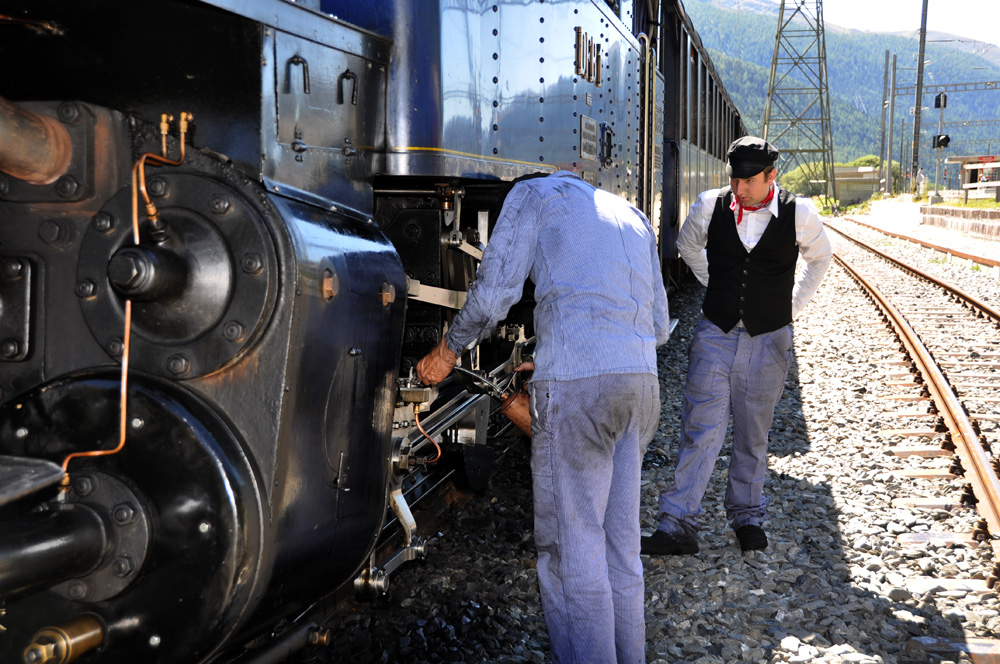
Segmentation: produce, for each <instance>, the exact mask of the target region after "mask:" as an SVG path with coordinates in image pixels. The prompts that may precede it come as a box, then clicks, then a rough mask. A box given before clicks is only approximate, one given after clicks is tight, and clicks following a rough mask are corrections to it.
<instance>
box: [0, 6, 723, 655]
mask: <svg viewBox="0 0 1000 664" xmlns="http://www.w3.org/2000/svg"><path fill="white" fill-rule="evenodd" d="M0 66H2V67H3V71H4V76H3V77H2V79H0V626H2V628H0V661H4V662H19V661H23V662H27V663H28V664H48V663H49V662H70V661H77V660H78V661H80V662H99V663H101V664H109V663H117V662H132V661H143V662H150V663H156V662H163V663H168V662H169V663H177V662H212V661H216V662H221V661H230V660H232V659H233V658H235V659H237V660H240V661H247V662H258V663H259V662H276V661H280V660H281V659H282V658H283V657H284V656H285V655H287V653H288V652H291V651H293V650H294V649H296V648H299V647H302V646H304V645H306V644H308V643H310V642H317V641H322V640H323V639H324V638H336V635H335V634H334V635H329V636H328V635H326V634H325V633H324V631H323V630H322V628H321V626H318V625H316V624H315V623H313V622H312V621H311V616H312V612H311V611H310V607H313V606H314V605H315V603H316V602H318V601H320V600H321V599H322V598H323V597H326V596H328V595H330V594H331V593H333V592H334V591H336V590H337V589H338V588H342V587H346V586H351V585H352V584H353V587H354V588H355V589H356V590H357V591H358V592H363V593H376V594H377V593H382V592H385V590H386V587H387V583H388V578H389V575H390V574H391V573H392V572H393V571H394V570H396V569H397V568H398V567H399V566H400V565H401V564H403V563H405V562H406V561H408V560H412V559H414V558H419V557H422V556H424V555H426V548H425V545H424V543H423V542H422V541H421V539H420V537H419V536H418V534H417V528H416V521H415V519H414V517H413V513H412V510H411V507H412V505H413V504H414V503H416V502H417V501H419V500H420V499H422V498H424V497H426V496H428V495H433V492H434V489H435V488H436V487H439V486H441V485H442V483H445V482H454V483H457V484H459V485H461V486H464V487H467V488H470V489H477V488H481V487H483V486H484V484H485V483H486V481H487V480H488V478H489V476H490V472H491V466H492V463H493V459H494V457H495V455H496V453H497V451H498V449H499V447H498V443H497V441H498V440H500V439H502V436H499V435H498V434H500V433H502V432H503V431H505V430H506V429H507V428H509V424H508V422H507V419H505V418H504V416H503V415H502V414H501V413H502V412H504V409H503V408H501V407H500V404H501V403H503V404H504V405H505V406H509V405H510V404H511V403H516V398H517V396H518V389H519V387H520V386H519V385H518V384H517V382H516V380H515V379H514V378H513V376H512V374H511V372H510V369H511V368H512V366H514V365H515V364H516V363H518V362H520V361H521V360H522V359H523V357H524V356H526V355H528V354H530V352H531V344H532V337H533V330H532V322H531V321H532V316H531V312H532V304H533V303H532V296H531V289H530V287H529V288H527V289H526V291H525V295H524V298H523V301H522V302H521V303H519V304H518V305H517V306H515V308H514V309H513V310H512V311H511V313H510V315H509V316H508V319H507V320H505V321H504V322H503V323H502V324H501V325H500V326H499V327H498V329H497V330H495V331H494V333H493V334H492V336H491V337H490V338H488V339H486V340H485V341H483V342H482V343H481V344H480V345H479V346H478V347H476V348H474V349H472V350H470V351H469V352H468V353H467V354H466V355H464V356H463V358H462V368H463V370H462V371H460V372H458V373H457V374H456V376H455V377H454V378H453V379H451V380H449V381H448V382H446V383H445V384H443V385H441V386H440V387H438V388H435V389H429V388H427V387H425V386H422V385H420V384H419V383H418V382H417V381H415V379H414V378H413V367H414V364H415V362H416V361H417V360H418V359H419V358H420V357H421V356H422V355H423V354H424V353H426V352H427V351H428V350H429V349H430V348H432V347H433V346H434V345H435V344H436V343H437V342H438V340H439V339H440V338H441V335H442V334H443V332H444V331H445V330H446V328H447V326H448V324H449V323H450V321H451V320H452V319H453V317H454V314H455V312H456V311H457V310H458V309H459V308H460V307H461V304H462V302H463V300H464V296H465V292H466V291H467V289H468V287H469V284H470V283H471V282H472V280H473V279H474V277H475V270H476V266H477V265H478V263H479V260H480V259H481V257H482V251H483V248H484V247H485V245H486V244H487V243H488V242H489V237H490V231H491V228H492V226H493V224H494V223H495V221H496V218H497V215H498V213H499V210H500V208H501V206H502V204H503V199H504V196H505V195H506V193H507V191H509V189H510V187H511V186H512V183H513V182H514V181H515V180H516V179H517V178H519V177H523V176H530V175H534V174H537V173H547V172H551V171H554V170H556V169H568V170H572V171H575V172H577V173H579V174H580V175H581V176H582V177H583V178H585V179H586V180H588V181H590V182H592V183H593V184H594V185H595V186H598V187H601V188H604V189H607V190H608V191H611V192H614V193H616V194H618V195H620V196H623V197H625V198H626V199H628V200H629V201H631V202H632V203H634V204H635V205H637V206H638V207H640V208H641V209H643V210H644V211H645V212H646V214H647V215H648V216H649V217H650V219H651V220H653V222H654V226H655V227H656V228H657V230H658V231H659V237H660V244H661V247H662V256H663V263H664V269H665V273H666V274H668V275H670V276H671V278H676V275H677V274H678V270H677V266H678V261H676V255H675V250H674V248H673V239H674V237H675V234H676V230H677V229H678V227H679V224H680V223H681V219H683V216H684V214H685V213H686V209H687V207H688V206H689V205H690V201H691V199H692V197H693V195H695V194H696V193H697V192H698V191H699V190H700V189H703V188H706V187H708V186H714V185H717V184H720V182H721V181H720V180H719V179H718V178H719V177H721V175H720V174H721V169H722V158H723V157H724V150H725V146H726V145H727V144H728V142H729V141H730V140H731V139H732V138H734V137H736V136H737V135H739V134H741V133H742V124H741V122H740V119H739V115H738V114H737V113H736V111H735V109H734V107H733V105H732V102H731V100H730V99H729V98H728V97H727V96H726V94H725V92H724V90H723V89H722V86H721V84H720V83H719V81H718V76H717V75H716V73H715V71H714V69H713V68H712V66H711V63H710V60H709V59H708V56H707V54H706V53H705V51H704V49H703V48H702V46H701V44H700V41H699V40H698V37H697V33H696V32H695V30H694V28H693V26H692V25H691V22H690V20H689V19H688V17H687V16H686V15H685V13H684V11H683V7H682V6H681V5H680V3H679V2H677V1H676V0H668V1H666V2H657V1H655V0H619V1H617V2H604V1H603V0H564V1H561V2H553V1H552V0H518V1H513V0H493V1H492V2H474V1H472V0H465V1H459V0H372V1H370V2H364V3H361V2H355V1H354V0H350V1H348V0H298V1H294V2H293V1H291V0H162V1H161V2H157V3H145V2H143V3H137V2H133V1H131V0H90V1H88V2H86V3H83V2H70V1H68V0H0ZM508 402H509V403H508ZM508 412H510V411H509V410H508ZM381 545H387V546H381Z"/></svg>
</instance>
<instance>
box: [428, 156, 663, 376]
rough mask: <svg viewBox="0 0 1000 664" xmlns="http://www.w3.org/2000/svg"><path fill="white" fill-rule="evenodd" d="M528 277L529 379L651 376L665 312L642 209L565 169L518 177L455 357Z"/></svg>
mask: <svg viewBox="0 0 1000 664" xmlns="http://www.w3.org/2000/svg"><path fill="white" fill-rule="evenodd" d="M527 277H530V278H531V280H532V282H533V283H534V284H535V301H536V305H535V333H536V337H537V344H536V347H535V372H534V376H533V380H575V379H577V378H586V377H589V376H598V375H601V374H617V373H651V374H653V375H656V346H658V345H660V344H663V343H666V341H667V337H668V335H669V312H668V309H667V293H666V290H665V289H664V287H663V277H662V274H661V271H660V262H659V256H658V253H657V249H656V236H655V235H654V233H653V227H652V226H651V225H650V223H649V221H648V220H647V219H646V217H645V216H644V215H643V214H642V212H640V211H639V210H637V209H636V208H635V207H633V206H632V205H630V204H629V203H628V202H627V201H626V200H624V199H623V198H620V197H618V196H615V195H614V194H611V193H608V192H606V191H603V190H601V189H596V188H594V187H592V186H591V185H589V184H587V183H586V182H584V181H583V179H581V178H580V177H579V176H577V175H575V174H573V173H570V172H568V171H558V172H556V173H553V174H551V175H549V176H547V177H543V178H535V179H532V180H526V181H524V182H520V183H518V184H517V185H515V186H514V187H513V188H512V189H511V191H510V193H509V194H508V195H507V199H506V201H505V202H504V206H503V209H502V210H501V211H500V216H499V218H498V219H497V223H496V227H495V228H494V230H493V235H492V237H490V238H489V243H488V245H487V247H486V251H485V253H484V255H483V260H482V263H481V264H480V266H479V270H478V272H477V274H476V280H475V282H474V283H473V284H472V287H471V288H470V289H469V293H468V299H467V300H466V303H465V306H464V307H462V310H461V311H460V312H459V313H458V315H457V316H456V318H455V320H454V323H453V324H452V326H451V328H450V329H449V330H448V333H447V337H446V343H447V344H448V348H449V349H451V350H452V351H453V352H454V353H455V354H456V355H458V354H459V353H460V352H461V351H462V349H464V348H469V347H471V346H472V345H474V344H475V343H477V342H478V341H480V340H482V339H485V338H486V337H487V336H489V334H490V332H492V331H493V329H494V328H495V327H496V325H497V323H498V322H499V321H500V320H502V319H503V317H504V316H506V315H507V311H508V310H509V309H510V307H511V306H512V305H513V304H515V303H516V302H517V301H518V300H520V299H521V294H522V291H523V287H524V281H525V278H527Z"/></svg>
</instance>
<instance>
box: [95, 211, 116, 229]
mask: <svg viewBox="0 0 1000 664" xmlns="http://www.w3.org/2000/svg"><path fill="white" fill-rule="evenodd" d="M91 226H93V228H94V230H95V231H98V232H99V233H107V232H108V231H110V230H111V229H112V228H114V227H115V220H114V217H112V216H111V215H110V214H108V213H107V212H98V213H97V214H95V215H94V218H93V220H92V221H91Z"/></svg>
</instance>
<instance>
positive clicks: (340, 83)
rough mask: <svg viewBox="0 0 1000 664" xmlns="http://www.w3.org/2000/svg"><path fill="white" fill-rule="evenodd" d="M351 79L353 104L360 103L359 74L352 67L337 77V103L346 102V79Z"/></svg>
mask: <svg viewBox="0 0 1000 664" xmlns="http://www.w3.org/2000/svg"><path fill="white" fill-rule="evenodd" d="M345 78H346V79H349V80H350V81H351V104H353V105H354V106H357V105H358V75H357V74H355V73H354V72H353V71H351V70H350V69H347V70H345V71H344V73H343V74H341V75H340V78H338V79H337V103H338V104H343V103H344V79H345Z"/></svg>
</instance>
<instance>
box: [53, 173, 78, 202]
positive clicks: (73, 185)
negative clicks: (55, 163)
mask: <svg viewBox="0 0 1000 664" xmlns="http://www.w3.org/2000/svg"><path fill="white" fill-rule="evenodd" d="M79 189H80V185H79V184H77V182H76V180H75V179H74V178H73V176H72V175H64V176H62V177H61V178H59V179H58V180H56V193H57V194H59V195H60V196H62V197H63V198H73V197H74V196H76V192H77V190H79Z"/></svg>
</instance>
